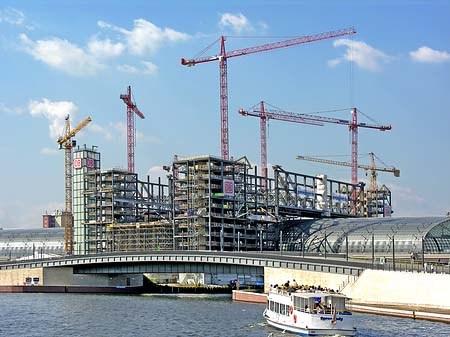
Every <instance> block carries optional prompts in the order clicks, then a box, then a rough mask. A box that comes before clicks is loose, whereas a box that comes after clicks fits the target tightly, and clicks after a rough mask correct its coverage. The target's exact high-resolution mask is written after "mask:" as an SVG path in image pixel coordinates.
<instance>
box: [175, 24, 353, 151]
mask: <svg viewBox="0 0 450 337" xmlns="http://www.w3.org/2000/svg"><path fill="white" fill-rule="evenodd" d="M350 34H356V31H355V29H354V28H353V27H351V28H347V29H341V30H335V31H330V32H326V33H320V34H315V35H308V36H299V37H295V38H292V39H289V40H283V41H278V42H272V43H267V44H263V45H259V46H254V47H249V48H243V49H237V50H233V51H230V52H226V51H225V41H226V39H227V36H221V37H220V38H219V39H218V40H216V41H215V42H214V43H216V42H218V41H220V53H219V55H215V56H209V57H200V58H196V59H190V60H186V59H184V58H182V59H181V64H182V65H184V66H188V67H191V66H194V65H196V64H199V63H206V62H212V61H219V69H220V122H221V133H220V134H221V138H220V140H221V155H222V158H223V159H226V160H227V159H228V157H229V141H228V79H227V60H228V59H229V58H232V57H236V56H243V55H249V54H255V53H260V52H264V51H269V50H274V49H280V48H286V47H292V46H296V45H300V44H305V43H310V42H315V41H320V40H326V39H331V38H335V37H339V36H344V35H350ZM214 43H213V44H214ZM213 44H211V45H213ZM211 45H210V46H211ZM210 46H209V47H210ZM209 47H207V48H206V49H205V50H204V51H206V50H207V49H209Z"/></svg>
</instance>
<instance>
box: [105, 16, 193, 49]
mask: <svg viewBox="0 0 450 337" xmlns="http://www.w3.org/2000/svg"><path fill="white" fill-rule="evenodd" d="M97 24H98V26H99V27H100V28H103V29H111V30H113V31H116V32H118V33H120V34H122V35H123V37H124V38H125V41H126V44H127V48H128V50H129V52H130V53H131V54H133V55H139V56H143V55H153V54H155V53H156V52H157V51H158V50H160V49H161V48H162V47H163V46H164V45H165V44H167V43H169V42H178V41H185V40H188V39H189V38H190V35H189V34H186V33H182V32H178V31H176V30H174V29H172V28H167V27H166V28H160V27H158V26H156V25H154V24H153V23H151V22H149V21H147V20H144V19H136V20H134V27H133V29H132V30H127V29H125V28H121V27H118V26H114V25H112V24H110V23H107V22H104V21H98V23H97Z"/></svg>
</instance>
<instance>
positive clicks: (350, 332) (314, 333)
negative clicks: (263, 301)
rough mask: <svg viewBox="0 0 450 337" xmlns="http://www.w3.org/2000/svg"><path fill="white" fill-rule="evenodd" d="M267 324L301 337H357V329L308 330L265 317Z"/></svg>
mask: <svg viewBox="0 0 450 337" xmlns="http://www.w3.org/2000/svg"><path fill="white" fill-rule="evenodd" d="M265 318H266V321H267V324H269V325H270V326H273V327H275V328H277V329H280V330H286V331H289V332H293V333H295V334H298V335H300V336H335V335H338V336H356V330H355V329H349V330H343V329H320V328H318V329H308V328H306V327H300V326H292V325H287V324H283V323H281V322H276V321H273V320H271V319H270V318H269V317H267V316H265Z"/></svg>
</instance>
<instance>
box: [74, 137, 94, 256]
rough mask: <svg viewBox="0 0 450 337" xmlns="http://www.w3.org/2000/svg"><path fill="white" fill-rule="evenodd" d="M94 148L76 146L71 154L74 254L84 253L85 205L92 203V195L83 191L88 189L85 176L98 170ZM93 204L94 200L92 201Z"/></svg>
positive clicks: (86, 219) (86, 217) (86, 218)
mask: <svg viewBox="0 0 450 337" xmlns="http://www.w3.org/2000/svg"><path fill="white" fill-rule="evenodd" d="M96 148H97V147H96V146H92V147H91V148H88V147H86V145H84V146H83V147H80V146H78V147H77V148H76V149H74V152H73V233H74V234H73V240H74V254H76V255H78V254H85V253H86V241H87V240H86V235H87V233H86V227H85V223H86V222H87V221H88V216H87V213H86V205H88V204H89V203H90V202H92V200H91V199H92V198H95V196H93V195H87V194H86V193H85V191H86V190H87V189H88V188H89V187H90V186H89V182H88V180H87V179H86V174H87V173H89V172H92V171H95V170H99V169H100V152H98V151H97V150H96ZM94 202H95V199H94Z"/></svg>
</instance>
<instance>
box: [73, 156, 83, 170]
mask: <svg viewBox="0 0 450 337" xmlns="http://www.w3.org/2000/svg"><path fill="white" fill-rule="evenodd" d="M73 167H74V168H76V169H80V168H81V158H75V159H74V160H73Z"/></svg>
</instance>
